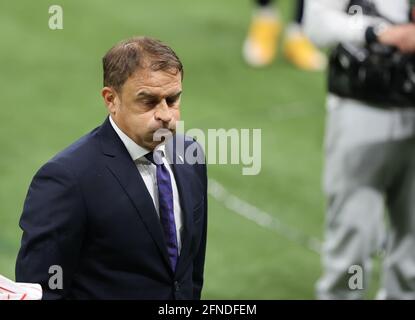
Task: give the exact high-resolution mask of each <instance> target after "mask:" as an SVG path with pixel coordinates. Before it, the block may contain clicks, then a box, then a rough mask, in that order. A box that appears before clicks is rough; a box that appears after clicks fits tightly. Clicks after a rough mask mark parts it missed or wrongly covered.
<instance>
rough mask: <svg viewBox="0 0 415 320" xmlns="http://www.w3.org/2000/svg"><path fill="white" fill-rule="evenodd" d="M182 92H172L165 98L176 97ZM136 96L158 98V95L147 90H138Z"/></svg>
mask: <svg viewBox="0 0 415 320" xmlns="http://www.w3.org/2000/svg"><path fill="white" fill-rule="evenodd" d="M181 94H182V91H181V90H180V91H179V92H177V93H174V94H172V95H169V96H167V97H166V98H170V99H171V98H178V97H179V96H180V95H181ZM136 97H137V98H149V99H159V96H157V95H154V94H152V93H151V92H149V91H140V92H138V93H137V94H136Z"/></svg>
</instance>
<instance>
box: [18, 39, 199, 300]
mask: <svg viewBox="0 0 415 320" xmlns="http://www.w3.org/2000/svg"><path fill="white" fill-rule="evenodd" d="M103 67H104V88H103V90H102V96H103V98H104V101H105V104H106V106H107V108H108V111H109V117H108V118H107V119H106V120H105V122H104V123H103V124H102V125H101V126H100V127H98V128H96V129H95V130H93V131H92V132H91V133H89V134H87V135H86V136H84V137H82V138H81V139H80V140H78V141H77V142H75V143H74V144H73V145H71V146H70V147H69V148H67V149H65V150H64V151H62V152H61V153H59V154H58V155H56V156H55V157H54V158H53V159H52V160H50V161H49V162H48V163H46V164H45V165H44V166H43V167H42V168H41V169H40V170H39V171H38V173H37V174H36V175H35V177H34V178H33V181H32V183H31V185H30V188H29V192H28V195H27V198H26V201H25V204H24V209H23V214H22V217H21V220H20V226H21V228H22V230H23V237H22V244H21V249H20V252H19V255H18V258H17V263H16V280H17V281H19V282H35V283H40V284H41V285H42V288H43V290H44V299H62V298H63V299H66V298H67V299H200V296H201V290H202V285H203V269H204V260H205V250H206V232H207V176H206V165H205V164H204V161H203V160H204V159H203V158H204V156H203V151H202V150H201V148H200V146H199V145H197V144H196V142H194V141H193V140H190V139H188V138H186V139H184V137H180V136H178V135H176V134H174V133H175V124H176V121H178V120H179V119H180V110H179V106H180V96H181V92H182V77H183V67H182V64H181V62H180V60H179V58H178V57H177V56H176V54H175V53H174V51H173V50H172V49H171V48H169V47H168V46H166V45H165V44H163V43H161V42H159V41H157V40H154V39H150V38H146V37H139V38H133V39H130V40H126V41H123V42H120V43H119V44H117V45H115V46H114V47H113V48H111V49H110V50H109V51H108V52H107V54H106V55H105V56H104V58H103ZM169 135H170V136H171V137H170V138H168V136H169ZM166 137H167V138H166ZM180 139H182V140H180ZM183 139H184V140H183ZM180 142H181V143H180ZM180 146H181V147H180ZM189 148H190V149H192V150H193V152H192V153H191V154H192V155H196V156H197V157H199V159H197V161H196V163H195V161H194V160H195V158H192V161H187V160H188V159H186V158H188V157H186V156H188V155H187V152H186V151H187V150H189ZM56 270H61V271H62V272H61V274H58V273H57V271H56ZM55 271H56V273H55ZM57 276H61V277H62V279H61V280H62V283H61V285H59V281H55V280H57V279H56V277H57ZM52 277H53V278H54V279H52ZM51 280H53V281H51ZM56 284H58V285H56Z"/></svg>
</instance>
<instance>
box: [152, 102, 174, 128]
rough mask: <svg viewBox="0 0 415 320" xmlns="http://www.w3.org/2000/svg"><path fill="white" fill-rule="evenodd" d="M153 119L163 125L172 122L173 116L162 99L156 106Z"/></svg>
mask: <svg viewBox="0 0 415 320" xmlns="http://www.w3.org/2000/svg"><path fill="white" fill-rule="evenodd" d="M154 117H155V119H156V120H160V121H163V122H165V123H169V122H170V121H171V120H172V118H173V114H172V111H171V110H170V108H169V106H168V104H167V102H166V100H165V99H163V100H162V101H161V102H160V104H159V105H158V106H157V109H156V112H155V113H154Z"/></svg>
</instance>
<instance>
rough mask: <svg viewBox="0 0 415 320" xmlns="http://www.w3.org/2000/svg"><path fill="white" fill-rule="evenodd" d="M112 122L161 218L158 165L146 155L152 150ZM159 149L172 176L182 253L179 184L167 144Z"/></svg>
mask: <svg viewBox="0 0 415 320" xmlns="http://www.w3.org/2000/svg"><path fill="white" fill-rule="evenodd" d="M110 122H111V125H112V127H113V128H114V130H115V132H116V133H117V135H118V136H119V137H120V139H121V141H122V142H123V143H124V145H125V147H126V148H127V151H128V153H129V154H130V156H131V159H133V161H134V163H135V165H136V166H137V170H138V172H139V173H140V175H141V177H142V178H143V180H144V183H145V185H146V187H147V190H148V192H149V194H150V196H151V198H152V199H153V203H154V207H155V208H156V212H157V214H158V216H159V218H160V213H159V201H158V188H157V176H156V165H155V164H153V163H151V162H150V161H149V160H147V158H146V157H145V155H146V154H148V153H150V152H151V151H149V150H147V149H145V148H143V147H141V146H139V145H138V144H137V143H135V142H134V141H133V140H132V139H131V138H130V137H128V136H127V135H126V134H125V133H124V132H123V131H122V130H121V129H120V128H118V126H117V125H116V123H115V122H114V120H113V119H112V118H111V116H110ZM157 149H158V150H160V151H161V154H162V159H163V163H164V165H165V167H166V168H167V170H168V171H169V174H170V178H171V184H172V189H173V206H174V220H175V223H176V234H177V243H178V249H179V253H180V250H181V247H182V243H181V233H182V230H183V217H182V209H181V206H180V200H179V192H178V189H177V184H176V180H175V178H174V174H173V171H172V169H171V167H170V164H169V161H168V159H166V153H165V145H160V146H159V147H158V148H157Z"/></svg>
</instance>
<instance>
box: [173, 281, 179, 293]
mask: <svg viewBox="0 0 415 320" xmlns="http://www.w3.org/2000/svg"><path fill="white" fill-rule="evenodd" d="M174 290H176V291H180V284H179V282H178V281H174Z"/></svg>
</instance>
